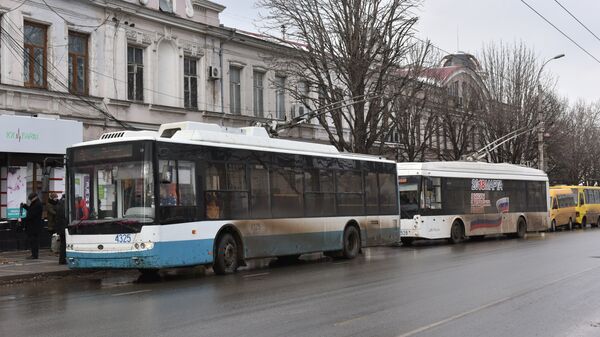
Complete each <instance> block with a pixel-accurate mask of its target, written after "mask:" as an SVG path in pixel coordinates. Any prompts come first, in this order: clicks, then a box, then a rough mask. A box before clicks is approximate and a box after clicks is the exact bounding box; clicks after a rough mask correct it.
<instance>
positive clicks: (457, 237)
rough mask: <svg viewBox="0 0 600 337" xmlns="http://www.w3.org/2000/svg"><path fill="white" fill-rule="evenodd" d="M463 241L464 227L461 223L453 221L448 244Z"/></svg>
mask: <svg viewBox="0 0 600 337" xmlns="http://www.w3.org/2000/svg"><path fill="white" fill-rule="evenodd" d="M464 239H465V226H464V225H463V224H462V222H460V221H458V220H455V221H454V222H453V223H452V227H451V228H450V238H448V242H450V243H451V244H457V243H461V242H462V241H463V240H464Z"/></svg>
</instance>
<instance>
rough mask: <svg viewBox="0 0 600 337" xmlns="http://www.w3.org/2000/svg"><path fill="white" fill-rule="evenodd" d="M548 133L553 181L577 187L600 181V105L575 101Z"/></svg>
mask: <svg viewBox="0 0 600 337" xmlns="http://www.w3.org/2000/svg"><path fill="white" fill-rule="evenodd" d="M561 117H562V118H561V119H560V120H558V121H557V123H556V127H555V128H554V129H553V130H551V131H550V132H549V134H550V136H551V137H550V138H549V139H550V141H549V144H548V154H549V158H550V171H549V174H550V180H551V181H552V182H555V183H565V184H578V183H595V182H598V181H600V165H599V164H598V158H599V156H600V130H599V127H600V125H598V119H599V117H600V102H596V103H591V104H589V103H586V102H584V101H578V102H576V103H575V104H574V105H573V106H572V107H571V108H570V109H568V110H566V111H565V113H564V114H563V115H562V116H561Z"/></svg>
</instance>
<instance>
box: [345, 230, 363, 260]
mask: <svg viewBox="0 0 600 337" xmlns="http://www.w3.org/2000/svg"><path fill="white" fill-rule="evenodd" d="M359 252H360V234H359V233H358V230H357V229H356V227H354V226H348V227H346V229H345V230H344V246H343V248H342V257H343V258H345V259H353V258H355V257H356V256H357V255H358V253H359Z"/></svg>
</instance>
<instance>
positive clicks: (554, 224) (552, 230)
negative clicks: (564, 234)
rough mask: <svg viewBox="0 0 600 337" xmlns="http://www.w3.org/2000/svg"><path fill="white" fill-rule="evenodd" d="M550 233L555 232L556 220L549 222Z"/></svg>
mask: <svg viewBox="0 0 600 337" xmlns="http://www.w3.org/2000/svg"><path fill="white" fill-rule="evenodd" d="M550 231H551V232H556V220H554V219H552V222H550Z"/></svg>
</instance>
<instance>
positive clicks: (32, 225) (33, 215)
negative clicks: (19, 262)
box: [21, 193, 43, 259]
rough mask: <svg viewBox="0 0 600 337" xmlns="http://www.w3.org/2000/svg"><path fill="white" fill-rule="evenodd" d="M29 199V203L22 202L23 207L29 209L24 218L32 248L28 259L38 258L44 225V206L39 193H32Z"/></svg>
mask: <svg viewBox="0 0 600 337" xmlns="http://www.w3.org/2000/svg"><path fill="white" fill-rule="evenodd" d="M27 199H28V200H29V205H28V204H21V207H22V208H24V209H25V210H27V215H25V219H24V220H23V222H24V223H25V230H26V233H27V239H28V241H29V248H30V249H31V256H30V257H28V258H27V259H37V258H38V255H39V249H40V234H41V232H42V227H43V224H42V213H43V207H42V203H41V202H40V199H39V198H38V196H37V194H35V193H30V194H29V196H28V197H27Z"/></svg>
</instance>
